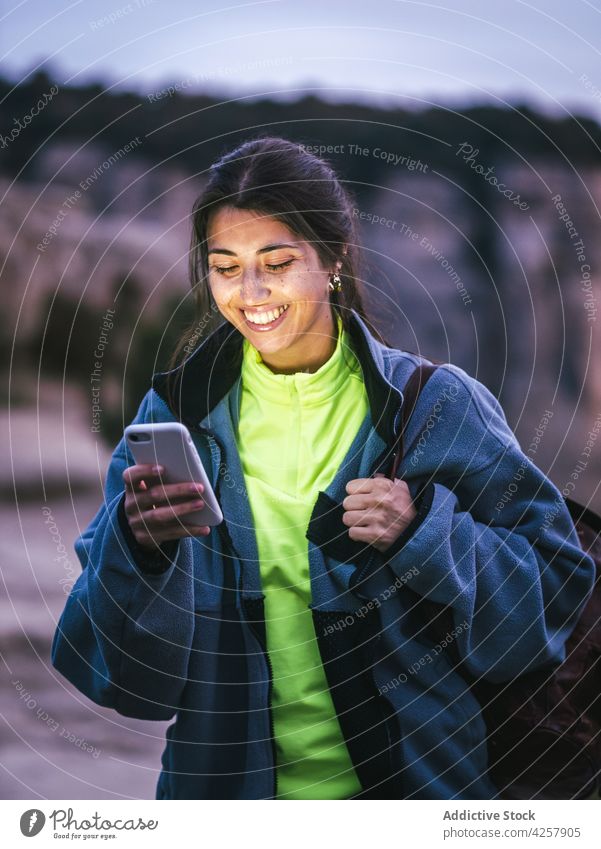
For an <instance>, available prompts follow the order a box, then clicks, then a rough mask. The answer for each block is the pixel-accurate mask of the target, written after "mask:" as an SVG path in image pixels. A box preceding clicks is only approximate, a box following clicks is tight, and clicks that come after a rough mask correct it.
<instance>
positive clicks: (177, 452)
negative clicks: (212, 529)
mask: <svg viewBox="0 0 601 849" xmlns="http://www.w3.org/2000/svg"><path fill="white" fill-rule="evenodd" d="M124 435H125V439H126V441H127V446H128V448H129V450H130V451H131V453H132V455H133V457H134V460H135V461H136V465H138V464H142V463H152V464H153V465H160V466H163V468H164V470H165V471H164V472H163V474H162V475H161V478H162V480H163V481H164V483H184V482H186V481H194V482H195V483H201V484H203V486H204V491H203V492H202V493H201V494H200V498H202V500H203V501H204V502H205V504H204V507H202V508H201V509H200V510H194V511H193V512H191V513H186V515H185V521H186V522H190V523H192V524H193V525H210V526H213V525H219V524H220V523H221V522H222V521H223V514H222V512H221V509H220V507H219V504H218V502H217V498H216V497H215V493H214V492H213V487H212V486H211V483H210V481H209V478H208V475H207V473H206V472H205V470H204V466H203V465H202V460H201V459H200V457H199V456H198V451H197V450H196V446H195V445H194V442H193V441H192V437H191V436H190V431H189V430H188V428H187V427H186V426H185V425H184V424H181V422H157V423H156V424H135V425H128V426H127V427H126V428H125V431H124ZM183 518H184V517H182V520H183Z"/></svg>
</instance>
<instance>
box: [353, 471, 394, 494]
mask: <svg viewBox="0 0 601 849" xmlns="http://www.w3.org/2000/svg"><path fill="white" fill-rule="evenodd" d="M382 478H384V480H382ZM390 485H391V483H390V481H388V479H387V478H386V477H385V476H384V475H381V476H380V477H373V478H355V479H354V480H351V481H348V482H347V484H346V491H347V492H348V494H349V495H356V494H357V493H367V492H378V491H387V490H388V489H389V488H390Z"/></svg>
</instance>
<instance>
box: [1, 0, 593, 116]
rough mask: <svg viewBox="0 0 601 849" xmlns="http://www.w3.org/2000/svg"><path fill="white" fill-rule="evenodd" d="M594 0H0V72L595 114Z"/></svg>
mask: <svg viewBox="0 0 601 849" xmlns="http://www.w3.org/2000/svg"><path fill="white" fill-rule="evenodd" d="M600 60H601V0H531V2H526V0H489V2H486V0H458V1H457V2H447V0H440V2H432V3H430V2H419V0H331V2H328V0H251V2H239V3H236V2H231V3H226V2H218V1H217V0H200V2H199V1H198V0H131V2H123V0H72V2H69V0H52V2H48V0H11V2H5V0H0V73H2V74H3V75H5V76H8V77H9V78H10V79H12V80H14V81H15V82H18V81H20V80H23V79H24V78H26V77H27V76H28V75H29V74H31V73H33V72H34V71H35V70H36V69H37V68H43V67H45V68H46V69H47V70H49V71H52V73H53V75H54V76H56V78H57V80H58V82H59V83H61V84H62V85H68V84H73V85H76V84H81V83H88V82H91V81H94V82H97V81H100V82H101V83H102V84H103V85H105V86H107V87H108V88H111V87H113V88H114V89H115V90H120V91H121V90H126V89H127V90H132V91H136V92H140V93H143V94H145V95H148V94H152V93H153V92H162V91H163V90H164V89H165V88H166V87H167V86H169V85H176V86H178V87H179V90H180V91H181V92H182V93H185V92H190V93H192V92H198V91H204V92H208V93H210V94H213V95H217V96H219V97H224V98H230V97H234V98H235V97H259V96H269V97H273V98H277V99H294V98H296V97H298V96H299V95H300V94H302V93H303V92H305V91H307V90H309V91H312V92H313V93H315V94H318V95H320V96H321V97H323V98H325V99H328V100H333V101H347V102H348V101H360V102H365V101H368V102H372V103H376V104H381V105H398V106H402V107H405V108H412V107H415V108H420V107H424V106H428V105H430V104H444V105H447V106H449V105H450V106H452V107H461V106H462V105H467V104H472V103H482V102H488V103H497V104H499V105H503V104H505V103H512V104H516V103H518V104H528V105H531V106H533V107H535V108H538V109H540V110H542V111H544V112H547V113H550V114H558V115H562V114H563V115H567V114H576V113H577V114H580V115H588V116H591V117H594V118H596V119H597V120H601V61H600Z"/></svg>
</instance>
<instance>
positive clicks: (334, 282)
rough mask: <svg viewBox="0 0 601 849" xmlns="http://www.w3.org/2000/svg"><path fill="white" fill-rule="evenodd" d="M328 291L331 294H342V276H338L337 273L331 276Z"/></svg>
mask: <svg viewBox="0 0 601 849" xmlns="http://www.w3.org/2000/svg"><path fill="white" fill-rule="evenodd" d="M328 289H329V290H330V292H340V290H341V289H342V280H341V279H340V274H338V272H337V271H335V272H334V273H333V274H332V275H331V277H330V279H329V281H328Z"/></svg>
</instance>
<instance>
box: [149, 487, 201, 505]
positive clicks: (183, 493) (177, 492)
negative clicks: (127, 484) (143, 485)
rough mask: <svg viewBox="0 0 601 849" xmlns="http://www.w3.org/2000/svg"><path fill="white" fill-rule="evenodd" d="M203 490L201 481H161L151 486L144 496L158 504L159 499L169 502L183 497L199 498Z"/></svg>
mask: <svg viewBox="0 0 601 849" xmlns="http://www.w3.org/2000/svg"><path fill="white" fill-rule="evenodd" d="M203 492H204V486H203V484H201V483H193V482H192V483H191V482H189V481H185V482H184V483H168V484H164V483H159V484H154V485H153V486H151V487H150V488H149V489H148V490H147V493H146V494H145V495H144V498H145V499H146V500H147V501H149V502H151V503H152V502H154V503H155V504H157V506H158V503H159V501H167V502H168V501H174V500H175V501H177V500H181V499H182V498H185V499H189V500H190V499H193V498H199V497H200V495H201V493H203Z"/></svg>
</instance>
